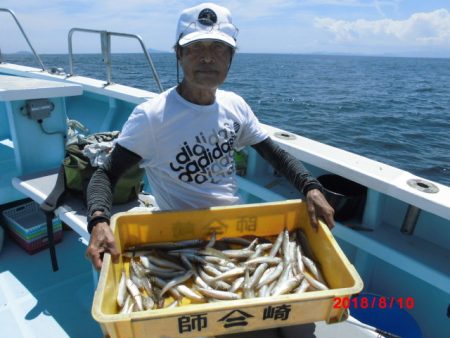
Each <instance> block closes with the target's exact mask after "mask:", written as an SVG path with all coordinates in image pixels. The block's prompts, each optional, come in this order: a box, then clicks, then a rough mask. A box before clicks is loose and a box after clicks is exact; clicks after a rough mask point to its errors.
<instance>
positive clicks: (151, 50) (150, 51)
mask: <svg viewBox="0 0 450 338" xmlns="http://www.w3.org/2000/svg"><path fill="white" fill-rule="evenodd" d="M147 51H148V52H149V53H150V54H159V53H170V51H169V52H168V51H165V50H158V49H153V48H149V49H147Z"/></svg>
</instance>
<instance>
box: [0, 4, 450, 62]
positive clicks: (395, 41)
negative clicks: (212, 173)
mask: <svg viewBox="0 0 450 338" xmlns="http://www.w3.org/2000/svg"><path fill="white" fill-rule="evenodd" d="M201 2H202V1H189V0H183V1H175V0H120V1H117V0H42V1H35V0H0V7H3V8H8V9H11V10H12V11H13V12H14V13H15V14H16V16H17V18H18V19H19V21H20V22H21V24H22V26H23V28H24V30H25V32H26V33H27V35H28V37H29V39H30V40H31V43H32V44H33V46H34V48H35V49H36V51H37V52H38V53H40V54H46V53H67V50H68V47H67V45H68V43H67V35H68V32H69V30H70V29H71V28H74V27H81V28H90V29H98V30H108V31H112V32H122V33H130V34H138V35H140V36H141V37H142V39H143V41H144V43H145V45H146V47H147V48H152V49H156V50H161V51H171V48H172V46H173V44H174V42H175V30H176V23H177V20H178V17H179V14H180V12H181V11H182V10H183V9H184V8H186V7H190V6H193V5H197V4H199V3H201ZM215 3H217V4H219V5H222V6H225V7H227V8H229V9H230V11H231V13H232V18H233V23H234V24H235V25H236V26H237V27H238V28H239V36H238V48H239V52H243V53H301V54H303V53H307V54H310V53H330V54H356V55H386V56H423V57H450V0H247V1H245V0H227V1H226V0H224V1H215ZM0 15H1V16H2V19H1V22H2V25H1V27H0V48H1V50H2V52H3V53H12V52H17V51H23V50H28V49H27V45H26V43H25V42H24V39H23V38H22V37H21V35H20V32H19V30H18V29H17V27H16V26H15V24H14V21H13V19H12V17H11V16H10V15H9V14H8V13H4V12H0ZM73 48H74V52H77V53H97V52H99V51H100V39H99V37H98V36H96V35H94V34H88V33H75V34H74V36H73ZM139 48H140V46H139V44H138V42H137V41H135V40H127V39H124V38H119V37H117V38H113V40H112V51H113V52H138V51H139Z"/></svg>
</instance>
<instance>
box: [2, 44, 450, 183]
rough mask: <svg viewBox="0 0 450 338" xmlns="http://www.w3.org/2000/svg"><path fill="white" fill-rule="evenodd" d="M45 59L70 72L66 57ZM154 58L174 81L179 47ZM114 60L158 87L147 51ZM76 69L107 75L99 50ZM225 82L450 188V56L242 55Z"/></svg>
mask: <svg viewBox="0 0 450 338" xmlns="http://www.w3.org/2000/svg"><path fill="white" fill-rule="evenodd" d="M41 57H42V60H43V62H44V64H45V65H46V67H48V68H49V67H63V68H64V69H65V70H66V72H68V70H69V67H68V57H67V56H66V55H43V56H41ZM152 58H153V61H154V64H155V66H156V69H157V70H158V72H159V74H160V78H161V82H162V84H163V87H164V88H169V87H171V86H174V85H175V84H176V81H177V80H176V62H175V56H174V54H171V53H157V54H154V55H152ZM3 59H4V60H5V61H8V62H17V63H21V64H28V65H36V63H35V62H34V61H33V59H32V56H30V55H20V54H16V55H7V56H4V57H3ZM112 64H113V82H116V83H121V84H125V85H130V86H135V87H139V88H143V89H149V90H153V91H157V87H156V85H155V84H154V81H153V80H152V75H151V71H150V69H149V67H148V65H147V63H146V60H145V58H144V57H143V55H139V54H114V55H113V57H112ZM74 73H75V74H78V75H85V76H90V77H95V78H100V79H106V71H105V68H104V66H103V65H102V58H101V55H96V54H83V55H75V57H74ZM223 88H224V89H228V90H232V91H235V92H236V93H238V94H239V95H241V96H242V97H244V99H245V100H246V101H247V102H248V103H249V104H250V106H251V107H252V108H253V110H254V111H255V113H256V115H257V116H258V118H259V119H260V121H261V122H264V123H267V124H271V125H274V126H276V127H280V128H283V129H285V130H288V131H291V132H294V133H297V134H299V135H302V136H305V137H308V138H311V139H314V140H317V141H320V142H323V143H326V144H329V145H332V146H335V147H339V148H343V149H345V150H348V151H350V152H353V153H356V154H360V155H363V156H366V157H368V158H371V159H374V160H377V161H380V162H384V163H387V164H389V165H392V166H395V167H398V168H401V169H403V170H406V171H409V172H411V173H413V174H415V175H418V176H421V177H424V178H427V179H430V180H433V181H435V182H439V183H442V184H445V185H448V186H450V59H429V58H395V57H367V56H331V55H278V54H245V53H242V54H239V53H238V54H237V55H236V56H235V58H234V60H233V65H232V67H231V69H230V73H229V75H228V78H227V80H226V82H225V83H224V84H223Z"/></svg>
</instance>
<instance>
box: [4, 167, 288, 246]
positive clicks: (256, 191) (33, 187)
mask: <svg viewBox="0 0 450 338" xmlns="http://www.w3.org/2000/svg"><path fill="white" fill-rule="evenodd" d="M57 175H58V168H55V169H52V170H47V171H42V172H38V173H33V174H27V175H23V176H20V177H14V178H13V179H12V185H13V187H14V188H15V189H17V190H19V191H20V192H22V193H23V194H25V195H26V196H27V197H29V198H31V199H32V200H33V201H35V202H37V203H39V204H41V203H42V202H43V201H45V199H46V198H47V196H48V195H49V194H50V193H51V191H52V189H53V187H54V186H55V183H56V178H57ZM237 180H238V183H239V187H240V189H241V190H243V191H247V192H248V191H251V193H252V194H253V195H255V196H257V197H258V198H260V199H261V200H263V201H278V200H282V199H285V198H283V196H281V195H279V194H277V193H274V192H272V191H270V190H269V189H266V188H264V187H260V186H258V185H257V184H255V183H252V182H250V181H249V180H246V179H245V178H242V177H238V178H237ZM144 202H149V195H148V194H145V193H141V194H139V198H138V199H136V200H134V201H131V202H129V203H126V204H119V205H114V206H113V208H112V210H111V212H112V214H115V213H118V212H125V211H129V210H130V209H133V208H136V207H142V206H143V205H144V204H145V203H144ZM150 202H151V200H150ZM55 214H56V216H58V217H59V218H60V219H61V221H62V222H64V223H65V224H67V225H68V226H69V227H71V228H72V229H73V230H75V231H76V232H77V233H78V234H79V235H80V236H81V237H82V238H83V241H85V243H88V242H89V233H88V231H87V217H86V214H87V209H86V206H85V204H84V202H83V201H82V200H81V199H80V198H78V197H73V196H69V197H67V198H65V199H64V201H63V203H62V205H61V206H59V207H58V208H57V209H56V210H55Z"/></svg>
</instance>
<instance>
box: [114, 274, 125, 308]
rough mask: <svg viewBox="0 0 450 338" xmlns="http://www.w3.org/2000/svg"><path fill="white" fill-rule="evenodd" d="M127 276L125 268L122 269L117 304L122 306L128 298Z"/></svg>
mask: <svg viewBox="0 0 450 338" xmlns="http://www.w3.org/2000/svg"><path fill="white" fill-rule="evenodd" d="M126 279H127V276H126V274H125V270H124V269H122V271H121V274H120V280H119V284H118V285H117V298H116V300H117V305H119V307H120V308H122V307H123V306H124V304H125V300H126V298H127V285H126Z"/></svg>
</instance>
